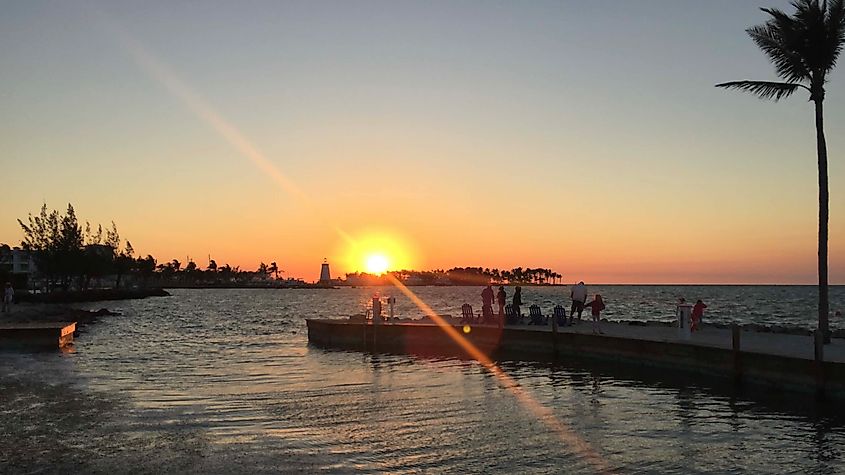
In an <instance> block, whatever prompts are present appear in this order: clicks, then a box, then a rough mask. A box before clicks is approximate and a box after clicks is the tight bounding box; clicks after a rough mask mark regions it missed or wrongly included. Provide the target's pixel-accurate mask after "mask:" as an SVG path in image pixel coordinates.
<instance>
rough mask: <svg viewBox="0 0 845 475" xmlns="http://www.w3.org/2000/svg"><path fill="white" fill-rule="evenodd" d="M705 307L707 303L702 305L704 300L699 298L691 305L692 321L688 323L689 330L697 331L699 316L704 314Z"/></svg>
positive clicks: (699, 321)
mask: <svg viewBox="0 0 845 475" xmlns="http://www.w3.org/2000/svg"><path fill="white" fill-rule="evenodd" d="M705 308H707V305H704V302H702V301H701V299H699V300H698V301H697V302H695V306H693V307H692V315H690V320H692V323H691V324H690V327H689V329H690V331H693V332H694V331H697V330H698V325H699V324H700V323H701V317H703V316H704V309H705Z"/></svg>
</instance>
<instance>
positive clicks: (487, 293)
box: [481, 284, 493, 320]
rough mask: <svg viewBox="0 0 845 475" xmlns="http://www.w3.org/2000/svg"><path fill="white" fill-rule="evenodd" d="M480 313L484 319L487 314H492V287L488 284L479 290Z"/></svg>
mask: <svg viewBox="0 0 845 475" xmlns="http://www.w3.org/2000/svg"><path fill="white" fill-rule="evenodd" d="M481 315H482V316H483V317H484V319H485V320H486V319H487V318H488V317H487V316H488V315H490V316H493V287H492V286H491V285H490V284H487V287H484V290H482V291H481Z"/></svg>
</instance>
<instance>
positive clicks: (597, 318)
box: [584, 294, 605, 335]
mask: <svg viewBox="0 0 845 475" xmlns="http://www.w3.org/2000/svg"><path fill="white" fill-rule="evenodd" d="M584 306H585V307H590V308H591V309H592V313H593V333H601V334H602V335H604V332H603V331H601V326H600V325H601V311H602V310H604V309H605V305H604V300H602V298H601V295H599V294H596V297H595V298H594V299H593V301H592V302H590V303H588V304H586V305H584Z"/></svg>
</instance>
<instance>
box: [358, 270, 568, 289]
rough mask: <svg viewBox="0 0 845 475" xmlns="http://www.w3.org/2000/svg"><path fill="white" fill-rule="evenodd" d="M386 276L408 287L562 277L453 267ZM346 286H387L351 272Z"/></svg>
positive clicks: (549, 272) (529, 281)
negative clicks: (408, 285)
mask: <svg viewBox="0 0 845 475" xmlns="http://www.w3.org/2000/svg"><path fill="white" fill-rule="evenodd" d="M389 274H390V275H392V276H393V277H395V278H396V279H398V280H399V281H401V282H404V283H406V284H410V285H486V284H488V283H494V284H504V283H508V284H528V285H545V284H556V283H559V282H562V280H563V275H561V274H559V273H557V272H555V271H553V270H552V269H546V268H540V267H538V268H531V267H526V268H523V267H514V268H513V269H511V270H500V269H495V268H494V269H491V268H489V267H453V268H451V269H449V270H443V269H436V270H431V271H416V270H399V271H391V272H390V273H389ZM346 283H348V284H355V285H386V284H388V283H389V282H388V280H387V278H386V277H385V276H378V275H372V274H367V273H365V272H354V273H348V274H346Z"/></svg>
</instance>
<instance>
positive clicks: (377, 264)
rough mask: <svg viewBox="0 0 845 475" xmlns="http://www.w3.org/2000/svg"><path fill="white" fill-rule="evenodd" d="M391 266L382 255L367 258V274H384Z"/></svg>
mask: <svg viewBox="0 0 845 475" xmlns="http://www.w3.org/2000/svg"><path fill="white" fill-rule="evenodd" d="M389 265H390V262H388V260H387V258H386V257H384V256H383V255H381V254H373V255H371V256H369V257H367V266H366V267H367V272H369V273H370V274H384V273H385V272H387V268H388V266H389Z"/></svg>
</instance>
